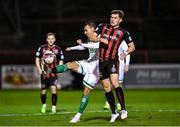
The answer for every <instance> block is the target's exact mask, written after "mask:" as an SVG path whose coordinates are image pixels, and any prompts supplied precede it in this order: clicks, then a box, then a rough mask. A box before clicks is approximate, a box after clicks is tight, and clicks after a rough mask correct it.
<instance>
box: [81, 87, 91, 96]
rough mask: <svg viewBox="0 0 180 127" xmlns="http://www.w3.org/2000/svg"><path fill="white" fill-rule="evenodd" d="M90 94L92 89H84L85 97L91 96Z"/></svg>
mask: <svg viewBox="0 0 180 127" xmlns="http://www.w3.org/2000/svg"><path fill="white" fill-rule="evenodd" d="M90 92H91V89H90V88H88V87H85V88H84V92H83V93H84V95H89V94H90Z"/></svg>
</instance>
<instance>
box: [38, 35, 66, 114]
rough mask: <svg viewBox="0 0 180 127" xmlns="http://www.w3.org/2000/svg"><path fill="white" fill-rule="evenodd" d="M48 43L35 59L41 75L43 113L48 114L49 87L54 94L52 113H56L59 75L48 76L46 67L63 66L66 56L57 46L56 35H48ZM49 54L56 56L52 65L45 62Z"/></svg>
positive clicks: (40, 48)
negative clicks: (45, 57) (45, 56)
mask: <svg viewBox="0 0 180 127" xmlns="http://www.w3.org/2000/svg"><path fill="white" fill-rule="evenodd" d="M46 41H47V44H43V45H41V46H40V47H39V48H38V51H37V52H36V58H35V64H36V67H37V70H38V72H39V74H40V75H41V102H42V108H41V113H46V93H47V89H49V87H50V88H51V94H52V113H56V104H57V80H58V75H57V74H55V73H49V74H46V73H45V70H44V66H48V67H49V68H53V67H55V66H57V65H61V64H63V60H64V55H63V52H62V50H61V48H60V47H59V46H57V45H55V41H56V38H55V34H54V33H47V35H46ZM47 52H51V53H52V54H54V61H53V63H51V64H47V63H45V61H44V55H45V53H47Z"/></svg>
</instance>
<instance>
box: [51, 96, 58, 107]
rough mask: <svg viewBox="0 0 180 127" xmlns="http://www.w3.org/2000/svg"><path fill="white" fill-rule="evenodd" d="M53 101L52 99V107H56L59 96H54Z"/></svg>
mask: <svg viewBox="0 0 180 127" xmlns="http://www.w3.org/2000/svg"><path fill="white" fill-rule="evenodd" d="M51 99H52V105H56V104H57V94H52V96H51Z"/></svg>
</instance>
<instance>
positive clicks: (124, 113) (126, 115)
mask: <svg viewBox="0 0 180 127" xmlns="http://www.w3.org/2000/svg"><path fill="white" fill-rule="evenodd" d="M120 114H121V119H126V118H127V117H128V112H127V110H121V111H120Z"/></svg>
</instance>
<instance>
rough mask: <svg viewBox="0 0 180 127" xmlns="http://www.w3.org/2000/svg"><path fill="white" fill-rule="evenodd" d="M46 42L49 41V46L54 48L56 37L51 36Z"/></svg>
mask: <svg viewBox="0 0 180 127" xmlns="http://www.w3.org/2000/svg"><path fill="white" fill-rule="evenodd" d="M46 41H47V43H48V45H50V46H52V45H53V44H54V43H55V41H56V38H55V36H54V35H50V36H48V37H47V39H46Z"/></svg>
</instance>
